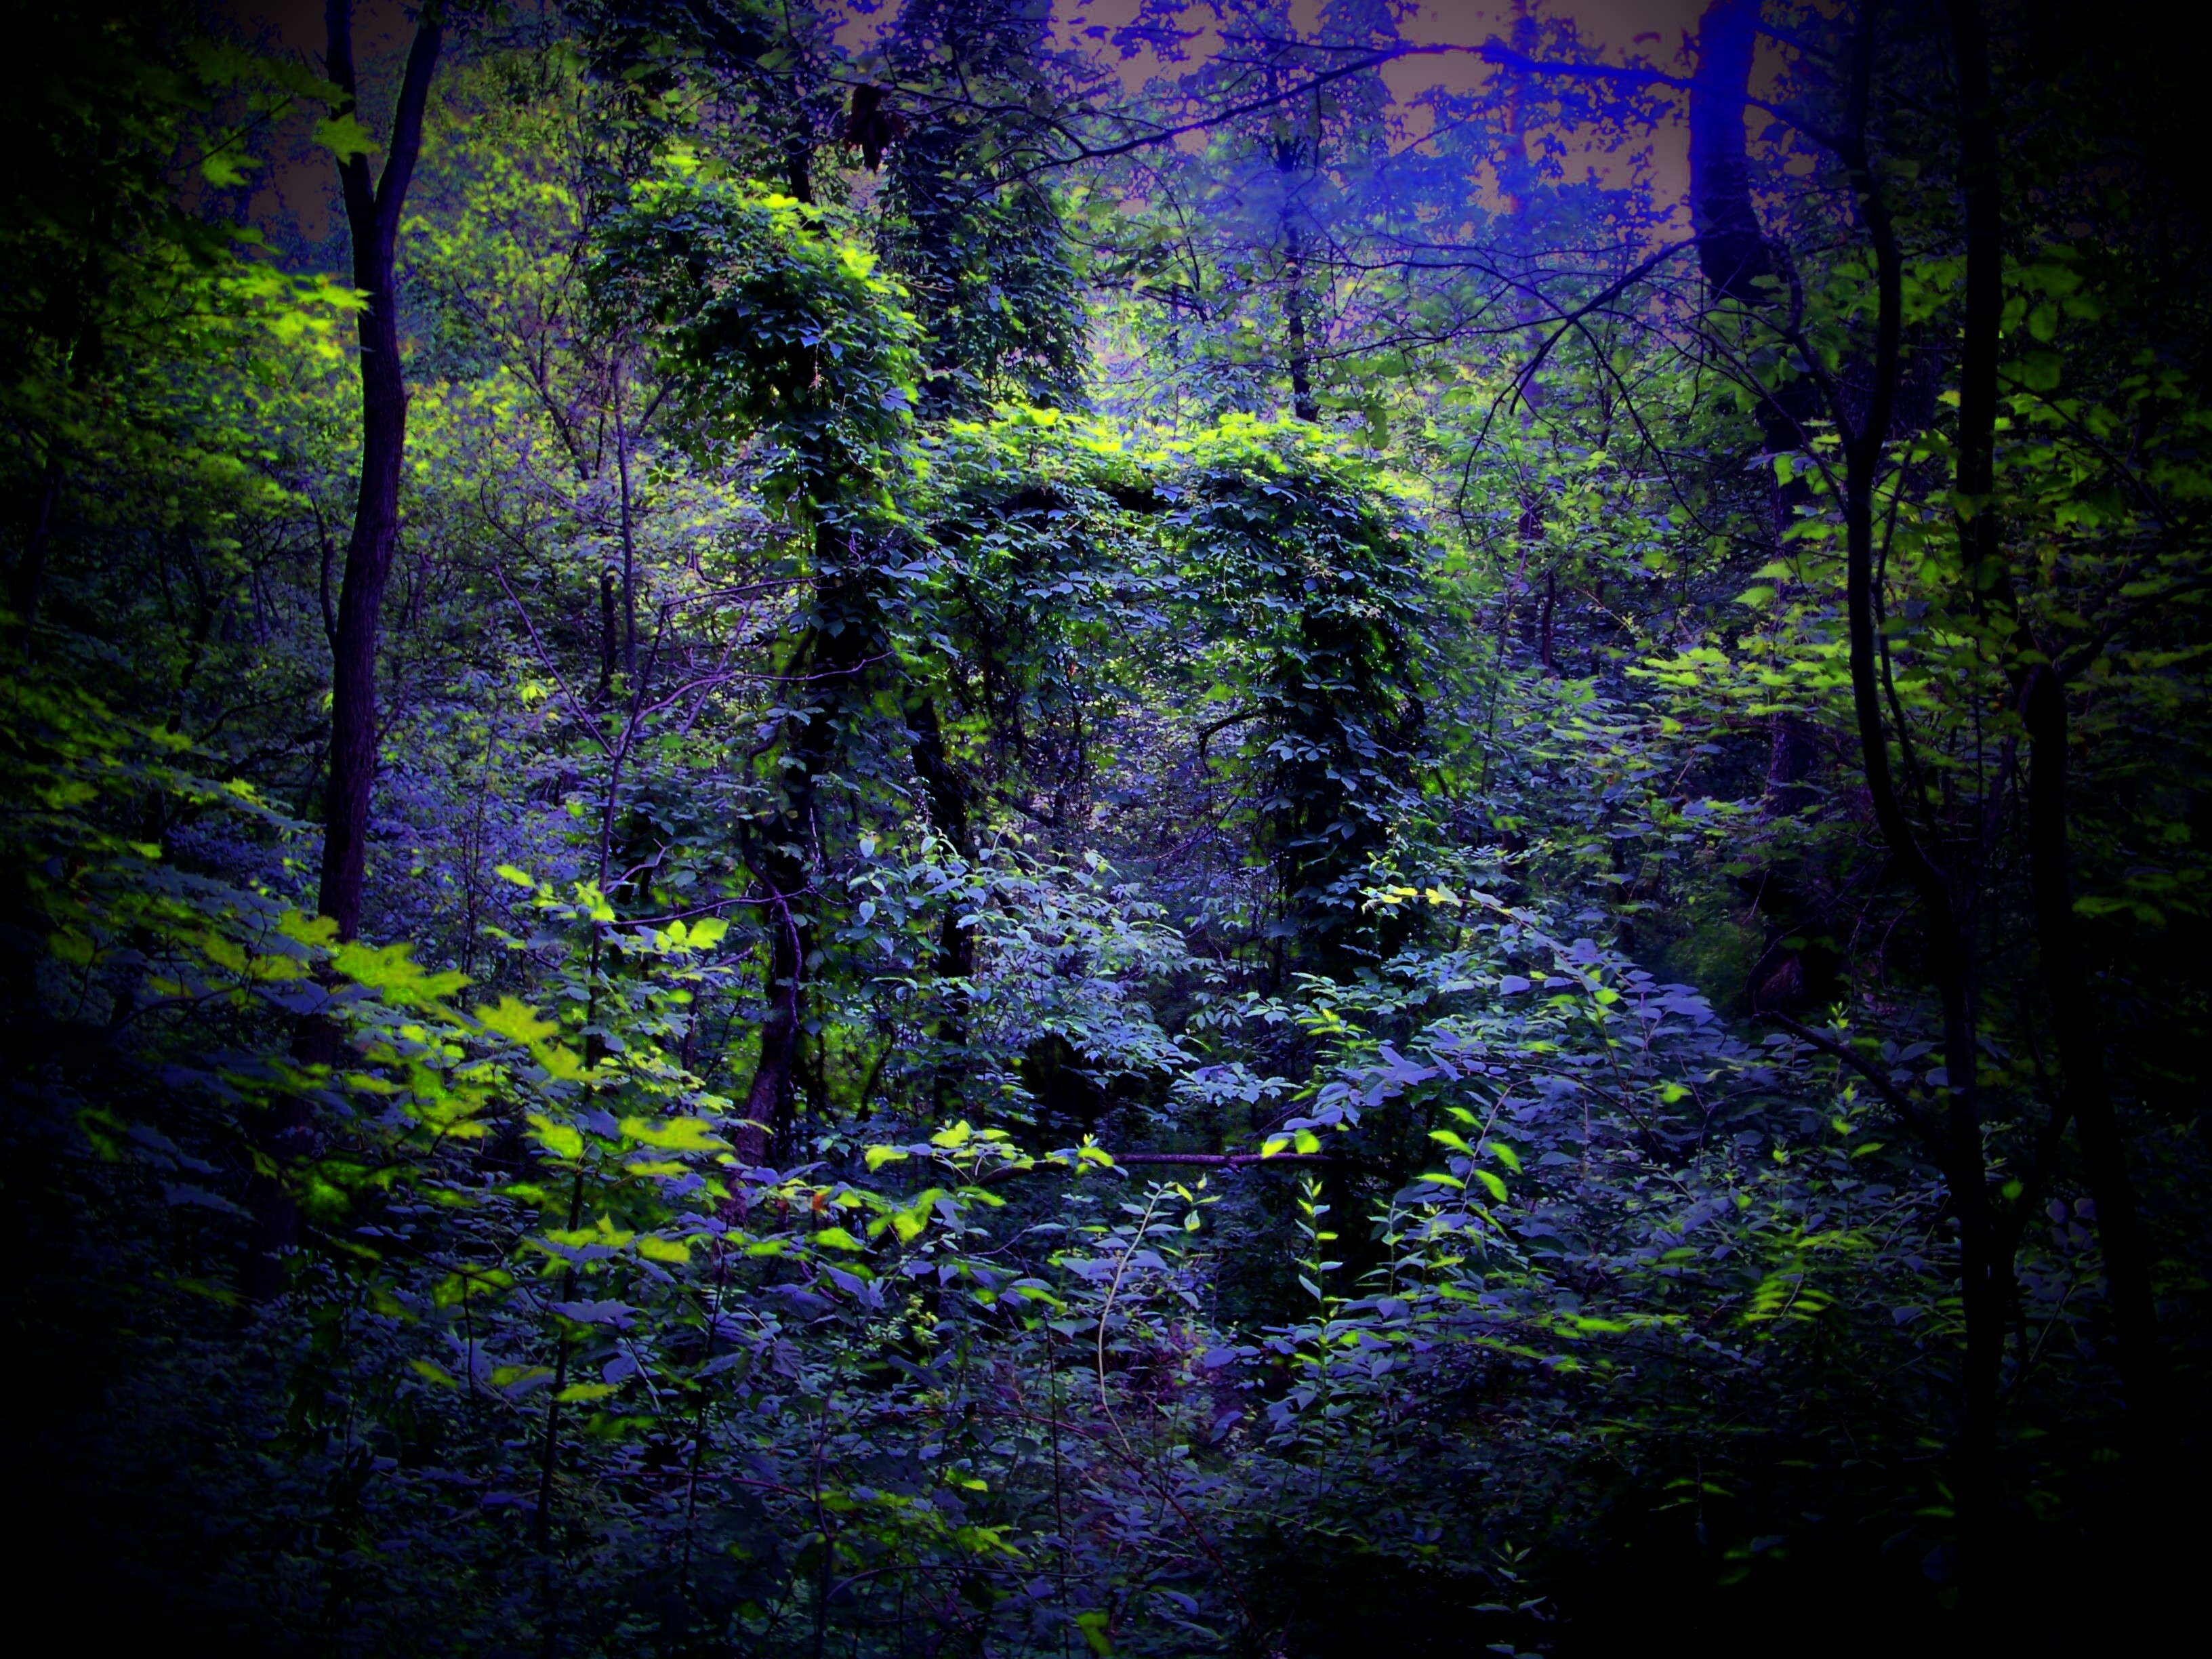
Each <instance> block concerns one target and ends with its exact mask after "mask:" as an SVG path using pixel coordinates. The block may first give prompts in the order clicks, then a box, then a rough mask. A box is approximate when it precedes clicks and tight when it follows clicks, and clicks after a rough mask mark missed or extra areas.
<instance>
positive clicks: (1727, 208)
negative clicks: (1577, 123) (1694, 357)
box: [1690, 0, 1774, 306]
mask: <svg viewBox="0 0 2212 1659" xmlns="http://www.w3.org/2000/svg"><path fill="white" fill-rule="evenodd" d="M1758 38H1759V0H1712V3H1711V4H1710V5H1708V6H1707V7H1706V8H1705V15H1704V16H1703V17H1701V18H1700V19H1699V21H1698V67H1697V73H1696V74H1695V75H1694V76H1692V79H1691V82H1690V223H1691V226H1692V228H1693V229H1694V230H1695V231H1696V232H1697V235H1698V266H1699V270H1702V271H1703V272H1704V273H1705V286H1706V288H1707V289H1708V290H1709V291H1710V292H1711V294H1712V295H1714V296H1715V297H1716V298H1717V299H1724V300H1734V301H1736V302H1737V303H1738V304H1740V305H1747V306H1764V305H1765V304H1766V303H1767V302H1768V301H1769V300H1770V298H1771V295H1770V294H1769V293H1768V291H1767V289H1766V288H1765V286H1764V285H1762V284H1761V283H1760V282H1759V278H1760V277H1762V276H1771V275H1773V272H1774V259H1773V255H1772V253H1771V251H1770V250H1769V248H1768V247H1767V245H1766V236H1765V233H1764V232H1763V231H1762V230H1761V229H1760V228H1759V215H1758V212H1757V211H1756V210H1754V209H1753V206H1752V201H1751V164H1750V161H1749V160H1748V158H1747V155H1746V153H1745V149H1744V140H1743V118H1744V111H1745V108H1746V106H1747V96H1748V94H1749V92H1750V87H1751V57H1752V49H1753V46H1755V45H1756V44H1757V41H1758Z"/></svg>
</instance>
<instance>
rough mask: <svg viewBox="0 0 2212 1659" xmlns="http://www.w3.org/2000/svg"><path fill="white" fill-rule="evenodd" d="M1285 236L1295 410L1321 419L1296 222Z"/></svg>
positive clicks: (1287, 326)
mask: <svg viewBox="0 0 2212 1659" xmlns="http://www.w3.org/2000/svg"><path fill="white" fill-rule="evenodd" d="M1283 238H1284V248H1285V252H1284V258H1283V265H1284V277H1283V281H1284V293H1283V321H1284V325H1285V331H1286V332H1287V333H1288V334H1289V336H1290V348H1291V350H1290V356H1291V413H1292V414H1294V415H1296V416H1297V417H1298V418H1299V419H1300V420H1302V421H1318V420H1319V419H1321V405H1320V404H1318V403H1317V402H1316V401H1315V399H1314V393H1313V352H1312V348H1311V347H1310V346H1309V345H1308V343H1307V342H1306V272H1305V257H1304V246H1303V245H1302V243H1301V241H1300V240H1299V236H1298V230H1297V226H1296V225H1292V224H1289V223H1287V222H1286V223H1285V225H1284V227H1283Z"/></svg>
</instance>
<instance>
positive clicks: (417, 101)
mask: <svg viewBox="0 0 2212 1659" xmlns="http://www.w3.org/2000/svg"><path fill="white" fill-rule="evenodd" d="M325 18H326V21H327V22H328V24H329V28H330V57H329V68H330V75H331V81H332V82H334V83H335V84H336V85H337V88H338V89H339V91H340V92H341V93H342V94H343V95H344V103H343V106H342V107H341V108H340V110H339V114H341V115H346V114H350V113H352V112H353V110H354V107H355V100H356V97H357V95H358V94H357V92H356V86H355V76H354V62H353V5H352V0H329V4H328V6H327V8H326V10H325ZM443 33H444V31H443V27H442V22H441V17H440V10H439V7H438V6H437V4H436V3H435V0H433V3H429V4H426V5H425V6H424V7H423V9H422V18H421V21H420V22H418V23H417V25H416V30H415V43H414V46H412V47H411V48H410V51H409V52H408V54H407V70H406V75H405V77H404V80H403V81H402V82H401V86H400V91H399V101H398V107H397V108H396V110H395V111H394V112H393V116H392V142H391V147H390V149H389V150H388V152H387V153H386V157H385V162H384V174H383V177H382V179H380V181H379V182H378V183H377V184H375V185H374V186H372V185H371V184H370V182H369V176H368V158H367V157H365V156H363V155H349V156H347V157H345V158H344V159H343V161H340V162H339V163H338V180H339V183H340V185H341V186H342V187H343V193H344V197H345V209H346V224H347V228H349V231H350V232H351V234H352V238H353V275H354V286H355V287H356V288H357V289H360V290H361V291H362V294H363V295H365V296H366V299H367V301H368V303H367V306H366V307H365V308H364V309H363V310H362V312H361V313H359V314H358V316H357V318H356V332H357V334H358V336H359V338H360V343H361V403H362V442H361V482H360V490H359V494H358V495H357V497H356V501H355V506H354V520H353V537H352V539H351V540H350V541H349V543H348V544H347V546H346V562H345V577H344V580H343V584H342V585H341V586H340V587H339V590H338V617H337V641H336V643H335V645H334V647H333V649H332V652H331V781H330V792H329V797H328V805H327V808H326V811H325V826H324V831H323V869H322V886H321V892H320V896H319V898H318V901H317V902H318V904H319V907H320V908H321V910H322V913H323V914H324V915H326V916H329V917H331V918H332V919H333V920H334V921H337V925H338V937H339V938H340V939H351V938H353V937H354V935H355V934H356V933H358V932H359V931H360V928H361V906H362V875H363V872H364V869H365V867H366V864H367V857H368V805H369V796H370V793H371V792H372V791H373V790H374V787H375V784H376V652H377V641H378V635H379V632H380V621H381V612H382V610H383V605H384V589H385V584H386V581H387V580H389V579H390V577H391V574H392V550H393V549H394V548H395V547H396V546H397V545H398V539H399V469H400V465H401V463H402V461H403V460H404V458H405V453H406V447H407V385H406V381H405V379H404V376H403V375H402V374H401V368H400V362H399V319H398V290H397V284H396V283H395V281H394V278H393V273H392V264H393V256H394V254H395V252H396V251H397V249H398V236H399V216H400V213H401V210H403V208H404V206H405V204H406V200H407V186H408V182H409V180H410V179H411V178H412V177H413V176H414V172H415V161H416V155H418V153H419V152H420V150H421V148H422V112H423V106H424V105H425V104H426V102H427V101H428V97H429V91H430V77H431V76H432V75H433V74H434V73H435V70H436V69H437V63H438V51H439V47H440V46H441V43H442V40H443Z"/></svg>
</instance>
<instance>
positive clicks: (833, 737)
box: [737, 525, 882, 1164]
mask: <svg viewBox="0 0 2212 1659" xmlns="http://www.w3.org/2000/svg"><path fill="white" fill-rule="evenodd" d="M850 541H851V538H849V537H848V534H847V532H842V531H840V530H837V529H836V528H834V527H833V526H829V525H819V526H817V527H816V530H815V532H814V556H815V572H816V574H815V581H814V611H815V614H814V618H813V621H812V623H811V624H810V625H809V627H808V629H807V631H806V635H805V639H804V640H803V641H802V642H801V645H800V647H799V650H797V651H796V652H794V653H793V659H792V665H791V668H790V671H789V675H788V678H790V680H791V681H792V682H793V686H794V687H795V688H799V687H803V688H804V692H803V695H801V696H793V698H792V703H793V712H792V714H787V716H786V717H785V719H786V722H787V727H788V729H790V730H791V732H792V735H791V736H790V737H788V738H787V739H786V741H785V743H784V744H783V745H782V748H781V753H780V754H779V756H778V757H777V763H776V764H777V772H778V777H779V782H780V785H781V788H782V789H783V790H784V792H785V793H784V797H783V800H782V803H781V805H780V806H779V807H778V809H777V811H776V813H775V817H774V818H773V820H772V821H771V822H770V823H769V826H768V827H767V829H765V831H764V832H763V836H762V841H761V843H760V848H759V850H758V851H757V853H756V854H754V855H753V867H754V875H755V878H756V881H757V885H758V887H759V890H760V895H761V899H762V902H763V921H765V922H766V924H767V927H768V930H769V961H768V977H767V984H766V987H765V988H766V991H767V1000H768V1011H767V1012H766V1013H765V1014H764V1015H763V1018H762V1020H761V1047H760V1058H759V1060H757V1063H756V1064H755V1066H754V1068H753V1080H752V1085H751V1086H750V1088H749V1089H748V1090H747V1091H745V1114H744V1115H745V1117H746V1119H747V1120H748V1121H747V1122H746V1124H745V1125H744V1127H741V1128H740V1129H739V1131H738V1140H737V1149H738V1156H739V1157H740V1158H744V1160H745V1162H747V1163H749V1164H761V1163H765V1162H766V1161H767V1159H768V1157H769V1152H770V1151H771V1150H772V1149H774V1148H776V1147H778V1146H782V1145H783V1144H784V1143H785V1141H786V1139H787V1137H788V1136H789V1134H790V1132H791V1127H792V1123H793V1118H794V1115H795V1110H796V1107H797V1103H798V1080H799V1037H800V1035H801V1027H802V1023H803V1020H804V1017H805V986H806V957H807V944H808V938H809V935H810V933H811V932H812V931H813V929H812V923H813V921H814V918H815V915H816V910H817V894H816V891H815V883H814V870H815V866H816V863H817V854H818V850H819V848H820V845H821V839H822V823H821V787H822V781H823V778H824V777H825V776H826V775H828V774H829V770H830V769H831V767H832V766H833V765H834V764H835V763H836V758H837V756H838V754H839V753H840V751H841V750H842V747H843V743H844V726H845V717H846V715H847V714H848V711H849V708H850V706H851V701H852V698H853V696H854V694H855V692H856V691H857V690H858V689H859V686H860V680H861V678H862V676H863V675H864V674H865V673H866V671H867V666H868V662H869V659H870V657H871V655H872V648H873V647H874V645H875V643H876V642H877V641H878V638H879V635H880V633H881V623H882V614H881V609H880V607H879V605H878V603H877V600H876V595H875V593H874V592H873V589H872V587H871V586H868V585H867V584H866V582H865V580H863V579H861V577H860V573H858V572H856V571H855V570H854V568H853V561H854V547H853V546H852V545H851V544H850Z"/></svg>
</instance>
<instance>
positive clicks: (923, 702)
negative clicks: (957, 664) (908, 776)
mask: <svg viewBox="0 0 2212 1659" xmlns="http://www.w3.org/2000/svg"><path fill="white" fill-rule="evenodd" d="M907 719H908V725H909V726H911V727H912V728H913V731H914V750H913V754H914V770H915V776H916V777H917V778H919V779H920V780H921V785H922V789H923V792H924V793H925V795H926V796H927V800H928V808H929V821H930V823H931V825H932V826H933V828H934V829H936V831H937V833H938V834H939V835H940V836H944V837H945V841H946V842H947V843H948V844H949V845H950V846H951V848H952V850H953V851H954V852H956V853H957V854H959V855H960V857H961V858H962V859H963V860H965V861H966V862H967V863H968V864H969V866H971V867H972V866H974V864H975V831H974V829H972V828H971V826H970V824H969V813H968V791H967V788H966V787H965V786H964V785H963V782H962V781H961V778H960V774H959V772H958V771H957V769H955V768H954V766H953V764H952V760H951V756H949V755H947V754H946V753H945V732H944V728H943V727H942V726H940V725H939V722H938V718H937V704H936V703H935V702H934V701H933V700H932V699H931V698H929V697H927V696H921V697H918V698H916V699H915V701H914V702H913V704H912V705H911V707H910V708H909V709H908V716H907ZM936 969H937V977H938V979H939V981H942V982H946V983H947V984H948V985H949V986H950V988H948V989H947V990H946V992H945V1018H944V1020H943V1022H942V1023H941V1024H940V1025H939V1030H938V1041H939V1043H940V1044H942V1045H943V1046H944V1048H945V1049H946V1050H948V1051H950V1053H951V1054H957V1052H958V1051H959V1050H960V1049H963V1048H965V1047H966V1046H967V1042H968V993H967V990H966V988H965V987H964V984H963V981H966V980H967V978H968V976H969V975H970V974H972V973H973V972H974V971H975V940H974V939H973V938H972V937H971V936H970V934H969V931H968V930H967V929H966V928H964V927H962V926H961V925H960V907H959V906H957V905H954V904H948V905H947V906H946V907H945V920H944V921H942V922H941V923H940V924H939V927H938V934H937V962H936ZM958 1073H959V1068H958V1066H957V1063H947V1061H946V1060H940V1061H939V1066H938V1068H937V1076H936V1078H935V1079H934V1082H933V1087H932V1090H931V1092H932V1094H933V1096H934V1097H935V1098H936V1101H937V1105H938V1109H939V1110H940V1111H945V1112H950V1111H951V1110H952V1109H954V1108H955V1107H957V1105H958V1104H959V1100H960V1085H959V1075H958Z"/></svg>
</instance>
